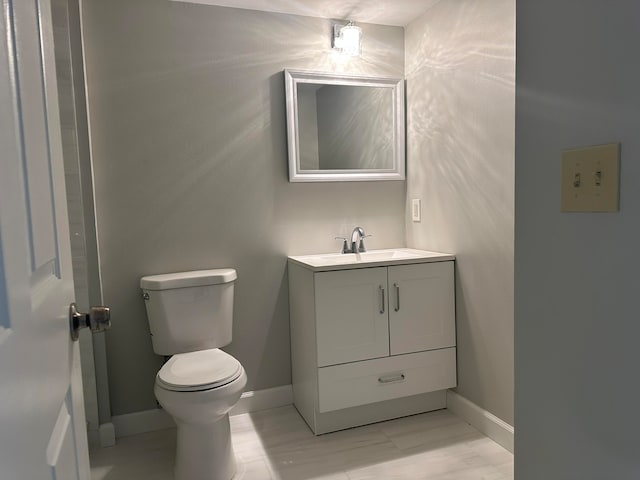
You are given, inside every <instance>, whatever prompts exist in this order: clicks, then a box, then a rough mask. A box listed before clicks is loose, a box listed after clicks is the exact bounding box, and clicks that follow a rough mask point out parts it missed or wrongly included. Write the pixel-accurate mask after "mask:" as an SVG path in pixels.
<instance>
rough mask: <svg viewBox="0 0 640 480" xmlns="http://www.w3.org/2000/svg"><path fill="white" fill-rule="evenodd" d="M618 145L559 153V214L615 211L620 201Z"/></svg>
mask: <svg viewBox="0 0 640 480" xmlns="http://www.w3.org/2000/svg"><path fill="white" fill-rule="evenodd" d="M619 171H620V144H618V143H611V144H607V145H596V146H594V147H586V148H577V149H572V150H565V151H564V152H562V178H561V182H562V199H561V210H562V211H563V212H617V211H618V209H619V198H620V174H619Z"/></svg>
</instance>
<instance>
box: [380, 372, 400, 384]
mask: <svg viewBox="0 0 640 480" xmlns="http://www.w3.org/2000/svg"><path fill="white" fill-rule="evenodd" d="M402 381H404V373H400V374H398V373H394V374H393V375H385V376H382V377H378V382H380V383H394V382H402Z"/></svg>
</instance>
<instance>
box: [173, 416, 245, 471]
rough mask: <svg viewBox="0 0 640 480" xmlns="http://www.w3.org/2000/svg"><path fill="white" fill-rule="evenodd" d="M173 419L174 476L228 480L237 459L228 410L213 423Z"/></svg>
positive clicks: (234, 469)
mask: <svg viewBox="0 0 640 480" xmlns="http://www.w3.org/2000/svg"><path fill="white" fill-rule="evenodd" d="M176 423H177V426H178V438H177V447H176V468H175V480H231V479H232V478H233V476H234V475H235V473H236V460H235V456H234V453H233V445H232V444H231V429H230V427H229V414H225V415H224V416H223V417H221V418H220V420H218V421H217V422H215V423H209V424H199V425H194V424H186V423H180V422H176Z"/></svg>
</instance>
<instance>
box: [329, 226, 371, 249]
mask: <svg viewBox="0 0 640 480" xmlns="http://www.w3.org/2000/svg"><path fill="white" fill-rule="evenodd" d="M370 236H371V235H365V233H364V228H362V227H356V228H354V229H353V232H351V248H349V244H348V243H347V239H346V238H345V237H336V240H342V241H343V243H342V253H363V252H366V251H367V249H366V248H365V246H364V239H365V237H370Z"/></svg>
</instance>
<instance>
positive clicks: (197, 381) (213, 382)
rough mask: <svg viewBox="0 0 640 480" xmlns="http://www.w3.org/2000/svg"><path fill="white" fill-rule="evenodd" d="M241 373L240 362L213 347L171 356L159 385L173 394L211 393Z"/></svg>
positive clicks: (159, 373) (158, 379) (162, 370)
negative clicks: (205, 391)
mask: <svg viewBox="0 0 640 480" xmlns="http://www.w3.org/2000/svg"><path fill="white" fill-rule="evenodd" d="M242 371H243V370H242V365H241V364H240V362H239V361H238V360H236V359H235V358H233V357H232V356H231V355H229V354H228V353H225V352H223V351H222V350H220V349H219V348H211V349H208V350H198V351H195V352H188V353H178V354H176V355H174V356H172V357H171V358H170V359H169V360H168V361H167V363H165V364H164V365H163V367H162V368H161V369H160V371H159V372H158V374H157V375H156V382H157V383H158V385H159V386H160V387H162V388H164V389H166V390H170V391H174V392H195V391H201V390H211V389H214V388H218V387H221V386H223V385H227V384H228V383H231V382H233V381H234V380H236V379H237V378H238V377H239V376H240V375H241V374H242Z"/></svg>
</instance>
